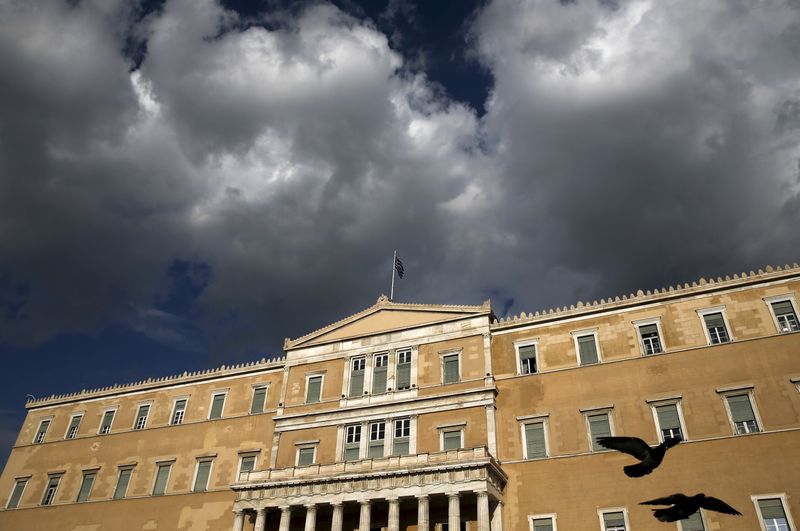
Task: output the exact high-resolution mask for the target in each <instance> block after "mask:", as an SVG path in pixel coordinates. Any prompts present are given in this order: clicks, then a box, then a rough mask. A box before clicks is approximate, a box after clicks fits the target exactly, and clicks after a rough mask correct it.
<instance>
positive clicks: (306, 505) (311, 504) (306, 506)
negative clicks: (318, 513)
mask: <svg viewBox="0 0 800 531" xmlns="http://www.w3.org/2000/svg"><path fill="white" fill-rule="evenodd" d="M303 507H305V508H306V509H316V508H317V504H316V503H304V504H303Z"/></svg>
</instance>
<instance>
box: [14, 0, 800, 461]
mask: <svg viewBox="0 0 800 531" xmlns="http://www.w3.org/2000/svg"><path fill="white" fill-rule="evenodd" d="M0 71H2V72H4V75H3V76H2V80H0V357H2V359H3V360H4V362H5V370H4V371H3V372H2V374H0V463H2V462H4V461H5V458H6V456H7V454H8V452H9V451H10V448H11V445H12V444H13V441H14V439H15V436H16V433H17V432H18V430H19V427H20V425H21V422H22V419H23V418H24V415H25V410H24V402H25V396H26V394H31V395H34V396H36V397H40V396H45V395H49V394H51V393H65V392H73V391H79V390H81V389H84V388H91V387H96V386H105V385H111V384H114V383H125V382H128V381H132V380H137V379H142V378H147V377H150V376H153V377H157V376H163V375H169V374H175V373H180V372H183V371H184V370H195V369H201V368H209V367H214V366H219V365H221V364H229V363H234V362H239V361H251V360H255V359H260V358H262V357H272V356H277V355H280V354H281V348H282V345H283V338H284V337H287V336H288V337H298V336H300V335H303V334H305V333H307V332H309V331H312V330H315V329H317V328H320V327H322V326H324V325H326V324H328V323H330V322H333V321H336V320H338V319H341V318H343V317H345V316H347V315H350V314H352V313H355V312H357V311H359V310H361V309H364V308H366V307H368V306H370V305H372V304H373V303H374V302H375V301H376V299H377V298H378V296H379V295H380V294H382V293H387V294H388V291H389V287H390V279H391V264H392V262H391V260H392V253H393V251H395V250H397V252H398V256H399V257H400V258H401V259H402V261H403V263H404V266H405V276H404V278H403V279H402V280H398V281H397V285H396V292H395V299H396V300H399V301H404V302H424V303H454V304H480V303H481V302H482V301H484V300H486V299H491V300H492V303H493V308H494V311H495V313H496V314H497V315H498V316H503V315H506V314H508V315H512V314H517V313H519V312H521V311H526V312H530V311H536V310H541V309H545V308H551V307H555V306H562V305H568V304H572V303H575V302H577V301H590V300H593V299H599V298H601V297H603V298H607V297H609V296H614V295H620V294H623V293H631V292H635V291H636V290H638V289H645V290H647V289H653V288H661V287H665V286H668V285H670V284H674V283H677V282H686V281H692V280H696V279H698V278H700V277H709V276H718V275H725V274H732V273H735V272H741V271H749V270H751V269H757V268H759V267H763V266H765V265H767V264H784V263H791V262H794V261H798V260H800V256H798V255H800V253H798V248H800V231H798V225H799V224H800V145H799V144H798V140H800V1H798V0H704V1H703V2H697V1H695V0H675V1H670V2H662V1H658V0H630V1H625V0H616V1H615V0H572V1H568V0H561V1H558V0H485V1H477V0H475V1H457V2H456V1H453V2H413V1H411V0H373V1H367V0H363V1H358V0H340V1H333V2H329V1H293V2H291V1H274V0H261V1H256V2H254V1H244V0H240V1H233V0H227V1H220V0H166V1H151V0H148V1H140V2H136V1H133V0H71V1H60V0H0Z"/></svg>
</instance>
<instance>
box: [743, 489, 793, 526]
mask: <svg viewBox="0 0 800 531" xmlns="http://www.w3.org/2000/svg"><path fill="white" fill-rule="evenodd" d="M753 501H754V502H755V504H756V507H757V509H758V514H759V520H760V521H761V523H762V529H764V530H765V531H792V527H791V523H790V521H789V520H790V519H789V516H788V515H787V514H786V500H785V499H784V497H783V496H782V495H781V496H777V497H769V498H767V497H764V498H755V497H754V499H753Z"/></svg>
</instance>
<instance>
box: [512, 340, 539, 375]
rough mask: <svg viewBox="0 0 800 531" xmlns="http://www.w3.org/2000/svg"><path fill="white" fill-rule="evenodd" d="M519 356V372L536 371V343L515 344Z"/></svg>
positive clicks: (533, 372) (528, 372)
mask: <svg viewBox="0 0 800 531" xmlns="http://www.w3.org/2000/svg"><path fill="white" fill-rule="evenodd" d="M517 355H518V356H519V373H520V374H535V373H536V372H538V370H537V367H536V344H530V345H519V346H517Z"/></svg>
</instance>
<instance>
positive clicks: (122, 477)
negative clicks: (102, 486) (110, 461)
mask: <svg viewBox="0 0 800 531" xmlns="http://www.w3.org/2000/svg"><path fill="white" fill-rule="evenodd" d="M132 475H133V467H132V466H126V467H120V469H119V476H117V486H116V487H114V499H115V500H121V499H122V498H124V497H125V496H127V495H128V484H130V482H131V476H132Z"/></svg>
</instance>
